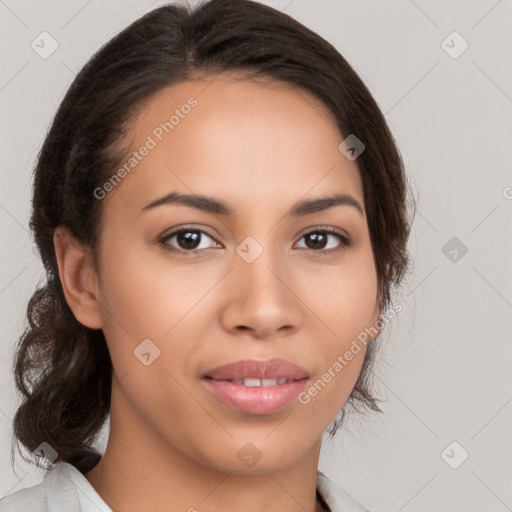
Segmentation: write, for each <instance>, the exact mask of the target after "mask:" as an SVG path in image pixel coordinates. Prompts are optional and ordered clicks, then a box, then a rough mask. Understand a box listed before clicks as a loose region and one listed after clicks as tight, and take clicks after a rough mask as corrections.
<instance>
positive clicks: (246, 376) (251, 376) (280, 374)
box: [203, 359, 309, 386]
mask: <svg viewBox="0 0 512 512" xmlns="http://www.w3.org/2000/svg"><path fill="white" fill-rule="evenodd" d="M308 377H309V375H308V372H307V370H306V369H304V368H302V367H301V366H298V365H296V364H294V363H291V362H290V361H286V360H284V359H270V360H268V361H256V360H244V361H237V362H235V363H230V364H226V365H224V366H219V367H217V368H213V369H211V370H207V371H206V372H204V374H203V378H210V379H213V380H227V381H244V380H245V381H249V384H248V385H249V386H254V385H258V384H256V383H255V381H257V380H259V381H260V382H261V381H263V383H264V381H273V380H277V381H278V382H277V384H284V383H285V382H292V381H295V380H302V379H305V378H308ZM280 381H281V382H280ZM237 383H238V382H237ZM266 384H267V385H272V384H271V383H269V382H267V383H266ZM264 385H265V384H264ZM274 385H275V384H274Z"/></svg>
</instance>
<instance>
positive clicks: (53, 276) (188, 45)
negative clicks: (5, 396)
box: [11, 0, 412, 472]
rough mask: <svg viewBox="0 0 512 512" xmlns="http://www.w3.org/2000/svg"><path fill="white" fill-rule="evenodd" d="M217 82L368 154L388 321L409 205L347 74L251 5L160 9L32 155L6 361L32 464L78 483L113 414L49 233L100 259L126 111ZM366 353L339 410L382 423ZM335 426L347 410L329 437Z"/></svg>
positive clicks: (374, 119)
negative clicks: (293, 96)
mask: <svg viewBox="0 0 512 512" xmlns="http://www.w3.org/2000/svg"><path fill="white" fill-rule="evenodd" d="M220 72H242V73H244V74H245V75H246V76H247V77H262V78H269V79H271V80H272V81H274V82H283V83H286V84H291V85H292V86H293V87H296V88H297V90H304V91H307V92H309V93H312V94H313V95H315V97H317V98H319V99H320V100H321V101H322V102H323V103H324V104H325V106H326V107H327V108H328V110H329V111H330V112H331V113H332V115H333V116H334V119H335V120H336V122H337V124H338V126H339V129H340V131H341V134H343V136H344V137H347V136H348V135H349V134H354V135H355V136H357V138H358V139H360V140H361V141H363V143H364V144H365V146H366V149H365V150H364V152H363V153H362V154H361V155H360V156H359V157H358V159H357V164H358V167H359V170H360V173H361V177H362V181H363V185H364V200H365V206H366V211H367V219H368V227H369V232H370V237H371V242H372V248H373V253H374V258H375V264H376V270H377V277H378V298H379V300H380V303H381V305H382V307H383V308H384V309H383V310H385V308H387V307H389V304H390V298H391V291H392V288H393V287H398V285H399V283H400V282H401V280H402V278H403V277H404V275H405V272H406V269H407V267H408V263H409V258H408V251H407V249H406V245H407V239H408V236H409V231H410V225H411V219H410V218H409V215H408V212H409V209H408V201H411V199H410V198H409V195H408V189H407V186H406V176H405V174H404V169H403V162H402V159H401V156H400V154H399V151H398V149H397V147H396V145H395V142H394V139H393V136H392V134H391V133H390V131H389V129H388V126H387V123H386V121H385V118H384V116H383V114H382V113H381V111H380V110H379V108H378V106H377V104H376V102H375V101H374V99H373V98H372V96H371V94H370V92H369V91H368V89H367V87H366V86H365V85H364V84H363V82H362V81H361V79H360V78H359V77H358V75H357V74H356V73H355V71H354V70H353V69H352V68H351V67H350V65H349V64H348V63H347V61H346V60H345V59H344V58H343V56H342V55H340V53H339V52H338V51H337V50H336V49H335V48H334V47H333V46H332V45H331V44H329V43H328V42H327V41H325V40H324V39H323V38H321V37H320V36H319V35H317V34H316V33H314V32H312V31H311V30H309V29H308V28H306V27H305V26H303V25H302V24H300V23H299V22H297V21H295V20H294V19H292V18H291V17H289V16H287V15H285V14H284V13H282V12H279V11H278V10H275V9H273V8H271V7H268V6H265V5H263V4H259V3H257V2H253V1H250V0H211V1H209V2H202V3H201V4H199V5H198V6H196V7H195V8H192V7H190V6H184V5H176V4H169V5H166V6H163V7H159V8H157V9H154V10H153V11H151V12H149V13H147V14H146V15H144V16H143V17H142V18H140V19H138V20H137V21H135V22H134V23H132V24H131V25H130V26H128V27H127V28H125V29H124V30H123V31H122V32H120V33H119V34H117V35H116V36H115V37H113V38H112V39H111V40H110V41H108V43H107V44H105V45H104V46H103V47H102V48H100V49H99V51H98V52H97V53H96V54H95V55H93V57H92V58H91V59H90V60H89V61H88V62H87V64H86V65H85V66H84V67H83V69H82V70H81V71H80V72H79V73H78V75H77V76H76V78H75V80H74V81H73V83H72V84H71V86H70V87H69V89H68V91H67V93H66V95H65V97H64V99H63V100H62V102H61V104H60V106H59V108H58V111H57V113H56V115H55V117H54V119H53V122H52V125H51V128H50V130H49V132H48V133H47V136H46V139H45V141H44V144H43V146H42V148H41V151H40V153H39V155H38V160H37V164H36V167H35V170H34V182H33V199H32V214H31V219H30V229H31V230H32V232H33V235H34V238H35V242H36V244H37V247H38V249H39V252H40V255H41V259H42V262H43V264H44V267H45V271H46V274H47V282H46V283H45V284H44V286H41V287H39V288H38V289H37V290H36V291H35V293H34V294H33V296H32V297H31V299H30V302H29V304H28V308H27V316H28V326H27V328H26V330H25V332H24V333H23V335H22V337H21V339H20V340H19V342H18V346H17V347H16V353H15V360H14V374H15V379H16V386H17V389H18V391H19V392H20V393H21V394H22V402H21V404H20V406H19V408H18V409H17V412H16V415H15V417H14V429H13V430H14V438H15V439H16V440H17V442H18V444H19V443H21V444H22V445H24V446H25V448H26V449H28V450H29V451H30V452H33V451H34V450H36V448H38V447H39V446H40V445H41V443H43V442H46V443H48V444H49V445H50V446H51V447H52V448H53V449H54V450H55V451H56V452H57V455H58V457H57V459H56V460H55V461H54V462H60V461H65V462H69V463H71V464H73V465H75V466H76V467H77V468H79V469H80V470H81V471H83V472H86V471H88V469H89V468H90V467H92V466H93V465H94V464H95V462H96V461H97V457H98V453H97V451H95V450H94V448H92V445H93V444H94V442H95V441H96V440H97V437H98V435H99V433H100V430H101V428H102V426H103V425H104V424H105V421H106V420H107V418H108V415H109V411H110V394H111V379H112V363H111V359H110V355H109V352H108V348H107V344H106V341H105V337H104V335H103V331H102V330H101V329H97V330H95V329H90V328H88V327H86V326H84V325H82V324H80V323H79V322H78V321H77V320H76V318H75V317H74V315H73V313H72V311H71V309H70V308H69V306H68V304H67V302H66V300H65V298H64V294H63V289H62V285H61V282H60V279H59V273H58V266H57V260H56V255H55V248H54V243H53V234H54V230H55V229H56V228H57V226H60V225H63V226H67V227H68V228H69V230H70V232H71V234H72V235H73V236H74V237H76V239H77V240H78V241H80V242H81V243H82V244H84V245H85V246H86V247H89V248H90V249H91V251H92V253H93V254H94V255H95V256H97V248H98V245H97V242H98V240H99V234H100V233H101V229H102V224H101V220H102V205H103V202H102V201H99V200H98V199H96V197H95V195H94V190H95V189H96V188H97V187H98V186H100V185H101V184H102V183H104V182H105V181H106V180H107V179H108V178H109V177H110V175H111V173H112V170H113V169H115V168H116V166H118V165H119V164H120V162H122V161H123V154H122V151H121V150H120V144H119V143H120V141H122V140H123V136H124V135H126V133H127V129H128V128H129V123H130V119H132V117H133V115H134V113H135V112H136V109H137V108H138V107H140V106H141V105H142V103H143V102H144V101H146V100H148V99H149V98H150V97H151V96H152V95H153V94H154V93H156V92H157V91H159V90H161V89H162V88H164V87H168V86H171V85H173V84H176V83H179V82H182V81H185V80H188V79H191V78H195V77H198V76H207V75H214V74H216V73H220ZM340 142H341V140H340ZM411 204H412V202H411ZM95 262H96V264H97V259H95ZM375 349H376V345H375V342H372V343H369V345H368V349H367V352H366V356H365V360H364V364H363V369H362V371H361V374H360V376H359V379H358V380H357V383H356V385H355V387H354V389H353V391H352V393H351V395H350V398H349V400H348V401H347V403H350V404H354V405H355V404H356V403H359V404H360V405H363V406H365V407H368V408H370V409H373V410H376V411H379V410H380V408H379V407H378V402H379V400H377V399H376V398H374V397H373V396H372V394H371V392H370V384H371V366H372V363H373V361H374V358H375ZM344 413H345V408H344V409H343V410H342V411H341V418H337V419H335V421H334V423H333V425H332V428H331V430H330V433H331V435H334V432H335V431H336V429H337V428H338V426H339V425H340V424H341V422H342V420H343V417H344ZM13 453H14V448H13V450H12V452H11V454H13ZM20 453H21V450H20ZM22 457H23V454H22ZM23 458H25V457H23ZM26 460H30V462H33V463H37V464H38V465H40V464H39V461H37V462H36V461H34V460H33V459H26ZM46 467H47V468H49V467H51V464H50V465H47V466H46Z"/></svg>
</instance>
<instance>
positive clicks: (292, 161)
mask: <svg viewBox="0 0 512 512" xmlns="http://www.w3.org/2000/svg"><path fill="white" fill-rule="evenodd" d="M343 138H344V137H343V136H342V134H341V132H340V130H339V129H338V127H337V124H336V121H335V119H334V117H333V115H332V113H331V112H330V111H329V109H327V107H325V106H324V104H323V103H322V102H321V101H320V100H319V99H317V98H316V97H315V96H313V95H312V94H310V93H308V92H306V91H303V90H298V89H296V88H292V87H291V86H290V85H288V84H282V83H255V82H254V81H249V80H241V79H239V78H238V79H233V78H232V77H229V76H227V75H217V76H214V77H209V78H203V79H200V80H199V79H198V80H190V81H186V82H181V83H178V84H175V85H173V86H171V87H167V88H165V89H162V90H160V91H159V92H157V93H156V94H155V95H153V96H152V97H151V98H149V99H148V100H147V101H145V102H144V103H143V104H142V105H141V106H140V107H139V108H138V110H137V112H136V114H135V115H134V116H133V118H132V120H131V123H130V131H129V134H128V137H127V140H128V141H129V147H130V150H129V151H128V152H127V155H126V159H125V160H124V162H122V163H121V165H122V164H126V163H127V162H128V161H129V160H130V155H132V152H134V151H135V152H137V153H138V154H137V155H136V156H133V155H132V156H131V164H129V165H128V166H126V165H125V167H126V168H127V169H129V171H128V172H125V173H124V174H125V175H126V178H123V180H122V182H120V184H119V185H116V186H115V187H114V190H113V192H112V193H110V195H109V196H108V201H109V202H126V198H127V197H129V198H130V201H129V202H130V206H131V208H132V209H133V208H134V207H135V208H141V207H142V206H143V205H145V204H146V203H147V202H149V201H151V200H153V199H155V197H156V196H161V195H163V194H164V193H169V192H172V191H180V192H183V193H189V194H190V193H195V192H197V193H202V194H206V195H214V196H217V197H219V196H225V197H226V198H227V199H228V200H229V202H231V203H233V201H235V202H236V201H237V200H239V201H240V203H241V204H243V206H246V207H248V206H249V205H251V204H254V206H259V207H260V208H262V207H263V208H264V207H265V206H266V204H267V202H268V204H272V205H276V204H283V202H286V203H288V202H290V203H295V202H296V201H297V200H298V199H300V198H302V197H304V196H312V195H315V193H317V192H318V193H317V194H316V195H319V194H325V193H326V192H329V193H335V192H343V193H350V194H351V195H353V196H356V197H357V198H358V199H359V200H360V202H361V203H363V199H362V198H363V190H362V183H361V179H360V176H359V170H358V167H357V164H356V163H355V162H353V161H349V160H348V159H346V158H345V157H344V156H343V154H342V153H341V152H340V151H339V149H338V146H339V144H340V143H341V141H342V140H343ZM144 147H147V148H149V149H147V150H143V148H144ZM139 150H140V151H139ZM142 150H143V151H142ZM142 152H143V153H144V156H141V155H140V153H142ZM132 164H133V165H132ZM227 196H229V197H227ZM283 206H285V205H284V204H283ZM122 207H123V206H122V205H118V208H122ZM125 213H126V212H125Z"/></svg>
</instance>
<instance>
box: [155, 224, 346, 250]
mask: <svg viewBox="0 0 512 512" xmlns="http://www.w3.org/2000/svg"><path fill="white" fill-rule="evenodd" d="M184 232H185V233H188V232H193V233H201V234H204V235H206V236H208V237H209V238H211V239H212V240H214V241H215V242H216V243H219V242H217V240H216V239H215V237H213V236H212V235H210V234H209V233H208V232H207V231H204V230H203V229H197V228H193V227H187V226H185V227H182V228H180V229H176V230H175V231H172V232H171V233H169V234H167V235H165V236H163V237H162V238H160V240H159V243H160V244H161V245H162V246H163V248H164V249H166V250H168V251H171V252H177V253H181V254H184V255H186V256H193V255H194V254H197V253H198V252H201V251H208V250H210V249H215V248H214V247H209V248H207V249H191V250H189V251H187V250H185V249H178V248H176V247H172V246H170V245H169V244H168V243H167V242H168V241H169V240H170V239H171V238H172V237H173V236H175V235H178V234H180V233H184ZM312 233H325V234H328V235H333V236H335V237H336V238H338V240H339V241H340V242H341V246H340V247H339V248H337V249H309V251H311V252H313V253H314V254H318V255H319V256H329V255H331V254H334V253H337V252H339V251H342V250H344V249H346V248H348V247H350V245H351V241H350V239H349V238H348V237H347V236H345V235H343V234H341V233H339V232H338V231H337V230H335V229H333V228H329V227H325V228H324V227H318V228H315V229H313V230H311V231H308V232H307V233H303V234H302V235H301V237H300V239H299V240H302V238H304V237H306V236H308V235H311V234H312ZM306 249H307V248H306Z"/></svg>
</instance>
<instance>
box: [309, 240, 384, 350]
mask: <svg viewBox="0 0 512 512" xmlns="http://www.w3.org/2000/svg"><path fill="white" fill-rule="evenodd" d="M311 268H312V267H310V269H309V270H310V271H309V272H308V273H304V276H305V277H304V281H303V283H304V284H303V290H304V291H303V292H302V296H303V297H304V298H305V299H304V300H305V302H306V304H307V305H308V306H309V307H310V308H311V310H312V311H313V313H314V314H315V315H316V316H317V317H318V318H319V319H321V320H322V321H323V325H324V327H325V329H324V330H325V332H326V334H327V335H330V336H332V337H333V338H336V339H337V340H338V342H337V344H338V348H341V347H340V344H341V345H343V344H344V343H346V342H347V341H350V340H351V339H352V338H354V337H356V336H357V335H358V334H359V333H360V332H361V331H363V330H364V329H365V328H366V327H369V325H371V324H372V322H373V321H374V315H375V307H376V302H377V275H376V270H375V267H374V263H373V256H372V254H371V252H370V251H369V250H364V251H363V250H360V251H357V252H356V251H354V252H352V253H350V254H348V253H347V257H346V258H344V259H341V260H340V262H339V263H338V264H337V265H336V266H327V265H326V266H320V265H318V266H317V267H316V271H315V272H311ZM335 345H336V344H335Z"/></svg>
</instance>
